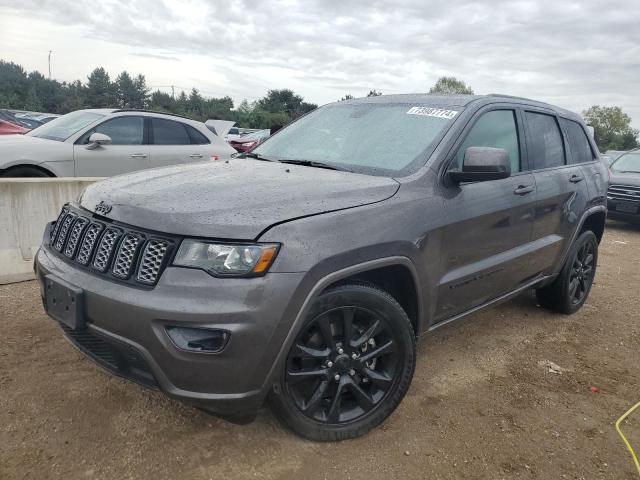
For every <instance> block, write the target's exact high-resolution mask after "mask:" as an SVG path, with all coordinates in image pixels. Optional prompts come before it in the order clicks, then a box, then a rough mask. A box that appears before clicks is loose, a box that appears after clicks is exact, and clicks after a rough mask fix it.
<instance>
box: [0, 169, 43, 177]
mask: <svg viewBox="0 0 640 480" xmlns="http://www.w3.org/2000/svg"><path fill="white" fill-rule="evenodd" d="M0 177H3V178H35V177H41V178H48V177H50V175H48V174H47V172H44V171H42V170H40V169H39V168H35V167H14V168H10V169H9V170H6V171H5V172H2V174H0Z"/></svg>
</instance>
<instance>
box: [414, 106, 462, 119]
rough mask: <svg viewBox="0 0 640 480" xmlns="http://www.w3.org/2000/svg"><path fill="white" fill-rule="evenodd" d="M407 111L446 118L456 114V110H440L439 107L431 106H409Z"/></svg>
mask: <svg viewBox="0 0 640 480" xmlns="http://www.w3.org/2000/svg"><path fill="white" fill-rule="evenodd" d="M407 113H408V114H409V115H424V116H427V117H438V118H447V119H451V118H453V117H455V116H456V115H457V114H458V112H457V111H456V110H442V109H441V108H433V107H411V108H410V109H409V111H408V112H407Z"/></svg>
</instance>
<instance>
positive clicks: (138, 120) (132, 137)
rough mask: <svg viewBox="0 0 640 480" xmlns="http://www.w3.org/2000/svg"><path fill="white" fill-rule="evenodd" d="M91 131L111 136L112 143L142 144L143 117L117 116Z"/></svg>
mask: <svg viewBox="0 0 640 480" xmlns="http://www.w3.org/2000/svg"><path fill="white" fill-rule="evenodd" d="M93 132H97V133H104V134H105V135H108V136H109V137H111V144H112V145H142V144H143V143H144V119H143V118H142V117H118V118H114V119H113V120H107V121H106V122H104V123H101V124H100V125H98V126H97V127H96V128H95V129H93Z"/></svg>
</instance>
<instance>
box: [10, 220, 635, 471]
mask: <svg viewBox="0 0 640 480" xmlns="http://www.w3.org/2000/svg"><path fill="white" fill-rule="evenodd" d="M639 267H640V228H637V227H636V228H634V227H630V226H625V225H623V224H618V223H610V224H609V225H608V226H607V232H606V234H605V237H604V239H603V242H602V244H601V249H600V260H599V265H598V273H597V277H596V283H595V285H594V288H593V290H592V292H591V296H590V298H589V300H588V302H587V304H586V305H585V307H584V308H583V309H582V310H581V311H580V312H579V313H578V314H576V315H574V316H571V317H564V316H560V315H556V314H552V313H550V312H547V311H545V310H543V309H541V308H540V307H538V306H537V305H536V301H535V298H534V296H533V295H530V294H527V295H523V296H522V297H520V298H518V299H516V300H514V301H511V302H509V303H507V304H504V305H501V306H499V307H496V308H492V309H489V310H486V311H484V312H482V313H479V314H476V315H474V316H473V317H469V318H467V319H466V320H464V321H461V322H458V323H455V324H452V325H449V326H446V327H444V328H442V329H440V330H438V331H436V332H434V333H433V334H430V335H427V336H425V337H424V338H423V339H422V340H421V341H420V343H419V358H418V364H417V368H416V373H415V377H414V379H413V384H412V386H411V389H410V391H409V393H408V395H407V397H406V398H405V399H404V401H403V402H402V404H401V405H400V407H399V408H398V410H397V411H396V412H395V413H394V414H393V415H392V417H391V418H390V419H389V420H387V422H386V423H385V424H384V425H383V426H382V427H381V428H378V429H377V430H375V431H373V432H371V433H370V434H368V435H366V436H365V437H363V438H360V439H356V440H350V441H346V442H342V443H337V444H318V443H312V442H308V441H304V440H301V439H300V438H298V437H296V436H294V435H293V434H291V433H290V432H288V431H287V430H285V429H284V428H283V427H281V426H280V424H279V423H278V421H277V420H276V419H275V418H274V417H273V415H272V414H271V413H270V412H269V410H268V409H263V410H262V411H261V413H260V415H259V417H258V419H257V421H256V422H254V423H253V424H250V425H247V426H237V425H232V424H229V423H226V422H224V421H222V420H218V419H215V418H213V417H210V416H208V415H206V414H204V413H201V412H199V411H198V410H195V409H193V408H191V407H188V406H185V405H182V404H181V403H179V402H176V401H174V400H171V399H168V398H166V397H164V396H163V395H162V394H161V393H159V392H154V391H149V390H143V389H141V388H140V387H138V386H137V385H135V384H133V383H129V382H127V381H124V380H121V379H117V378H114V377H111V376H109V375H108V374H106V373H104V372H103V371H102V370H101V369H100V368H99V367H97V366H96V365H95V364H94V363H92V362H91V361H90V360H87V359H85V358H84V357H83V356H81V355H80V354H79V353H77V352H76V351H75V349H74V348H73V347H72V346H71V345H69V344H68V343H67V342H66V341H65V340H63V337H62V333H61V331H60V329H59V328H58V327H57V326H56V325H55V324H54V322H53V321H52V320H50V319H49V318H48V317H46V316H45V314H44V313H43V311H42V306H41V303H40V299H39V298H38V288H37V285H36V283H35V282H26V283H21V284H15V285H11V286H2V287H0V479H2V480H10V479H18V478H20V479H22V478H33V479H48V478H65V479H71V478H72V479H75V478H83V479H84V478H100V479H127V478H154V479H165V478H166V479H183V478H184V479H218V478H233V479H235V478H239V479H249V478H251V479H255V478H259V479H272V478H285V479H287V478H291V479H293V478H296V479H298V478H302V479H305V480H311V479H324V478H326V479H332V480H335V479H338V478H339V479H340V480H347V479H372V478H373V479H378V478H385V479H386V478H399V479H410V478H420V479H449V478H455V479H458V478H460V479H492V480H493V479H503V478H505V479H506V478H526V479H565V478H566V479H617V480H619V479H637V474H635V473H634V468H633V464H632V462H631V457H630V455H629V454H628V453H627V451H626V450H625V448H624V446H623V444H622V442H621V440H620V439H619V437H618V436H617V434H616V432H615V430H614V427H613V423H614V422H615V420H616V419H617V418H618V417H619V416H620V415H622V414H623V413H624V412H625V411H626V410H627V409H628V408H629V407H630V406H632V405H633V404H635V403H636V402H638V401H639V400H640V374H639V372H638V366H639V365H640V322H639V319H640V314H639V312H640V268H639ZM546 360H549V361H552V362H554V363H556V364H557V365H559V366H560V367H562V368H563V369H565V370H564V371H563V372H562V374H554V373H549V371H548V370H549V369H548V368H547V367H542V366H540V365H539V362H541V361H546ZM592 386H595V387H598V388H599V389H600V392H599V393H593V392H592V391H591V390H590V387H592ZM623 428H624V430H625V431H626V433H628V436H629V438H630V440H631V442H632V443H633V444H634V445H635V446H636V451H637V452H638V453H640V413H636V414H635V418H634V417H633V416H632V418H631V419H630V420H629V422H628V423H627V424H626V425H625V426H624V427H623Z"/></svg>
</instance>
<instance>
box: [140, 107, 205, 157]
mask: <svg viewBox="0 0 640 480" xmlns="http://www.w3.org/2000/svg"><path fill="white" fill-rule="evenodd" d="M149 120H150V124H151V125H150V126H151V128H150V136H149V138H150V145H149V152H150V158H151V162H150V163H151V166H153V167H162V166H165V165H176V164H180V163H190V162H199V161H201V160H203V159H207V158H205V154H206V152H205V150H204V148H203V145H202V143H203V142H205V141H207V139H206V137H204V135H202V134H201V133H200V132H198V131H197V130H196V129H195V128H193V127H191V126H190V125H187V124H185V123H182V122H177V121H174V120H168V119H165V118H156V117H150V118H149Z"/></svg>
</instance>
